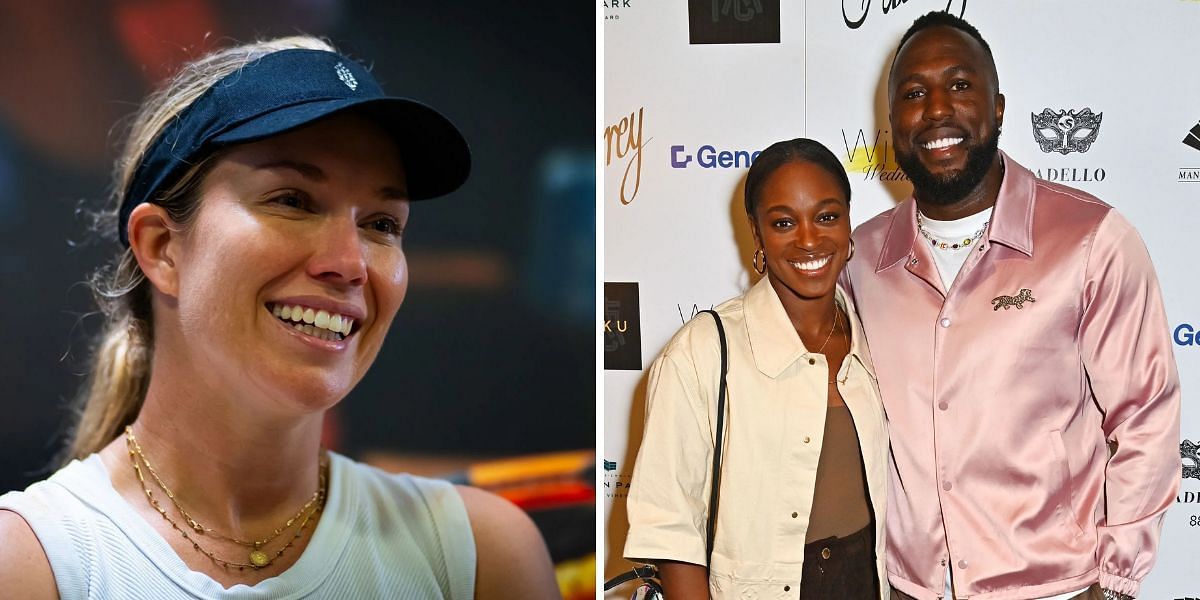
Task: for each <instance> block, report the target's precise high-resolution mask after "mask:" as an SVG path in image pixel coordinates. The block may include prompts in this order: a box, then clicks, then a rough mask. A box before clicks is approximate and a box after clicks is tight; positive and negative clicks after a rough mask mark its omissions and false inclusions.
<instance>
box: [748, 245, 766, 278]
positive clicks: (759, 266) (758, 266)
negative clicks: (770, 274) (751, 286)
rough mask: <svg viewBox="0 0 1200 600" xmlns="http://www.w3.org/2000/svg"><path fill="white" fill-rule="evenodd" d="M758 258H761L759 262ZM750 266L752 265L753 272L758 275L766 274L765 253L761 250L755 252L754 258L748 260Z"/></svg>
mask: <svg viewBox="0 0 1200 600" xmlns="http://www.w3.org/2000/svg"><path fill="white" fill-rule="evenodd" d="M760 256H761V257H762V260H761V261H760V260H759V257H760ZM750 264H752V265H754V270H755V271H758V274H759V275H762V274H763V273H766V272H767V253H766V252H763V249H762V248H759V249H758V250H755V251H754V257H753V258H751V259H750Z"/></svg>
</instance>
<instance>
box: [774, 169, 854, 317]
mask: <svg viewBox="0 0 1200 600" xmlns="http://www.w3.org/2000/svg"><path fill="white" fill-rule="evenodd" d="M751 228H752V230H753V232H754V236H755V238H756V239H757V241H758V243H759V247H760V248H762V249H763V251H764V252H765V253H766V255H767V259H766V263H767V271H768V272H769V274H770V277H771V284H772V285H773V286H774V287H775V291H776V292H777V293H778V294H779V296H780V298H781V299H782V300H783V301H784V302H788V301H789V299H790V298H791V297H794V298H796V299H817V298H822V297H826V296H829V295H831V294H833V291H834V286H835V284H836V283H837V278H838V275H839V274H840V273H841V272H842V268H843V267H845V266H846V261H847V260H849V255H850V201H849V199H848V198H846V194H845V192H843V191H842V187H841V185H840V184H839V183H838V180H837V179H836V178H834V176H833V175H831V174H830V173H829V172H828V171H826V170H825V169H823V168H821V167H819V166H817V165H816V164H814V163H810V162H805V161H800V160H792V161H789V162H786V163H784V164H782V165H780V166H779V167H778V168H776V169H775V171H774V172H772V173H771V174H770V175H768V176H767V178H766V180H765V181H763V185H762V188H761V189H760V190H759V191H758V202H757V203H755V208H754V217H753V218H752V219H751Z"/></svg>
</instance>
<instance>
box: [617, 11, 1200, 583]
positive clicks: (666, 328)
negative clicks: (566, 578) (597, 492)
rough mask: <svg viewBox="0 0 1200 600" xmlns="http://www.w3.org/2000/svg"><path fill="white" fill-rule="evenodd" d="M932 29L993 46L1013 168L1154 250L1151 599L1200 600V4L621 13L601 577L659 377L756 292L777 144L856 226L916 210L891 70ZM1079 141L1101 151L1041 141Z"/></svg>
mask: <svg viewBox="0 0 1200 600" xmlns="http://www.w3.org/2000/svg"><path fill="white" fill-rule="evenodd" d="M931 10H946V11H949V12H952V13H954V14H956V15H959V16H962V17H964V18H965V19H967V20H968V21H970V22H971V23H972V24H974V25H975V26H976V27H978V28H979V30H980V32H981V33H982V34H983V36H984V39H986V40H987V41H988V43H989V44H990V45H991V47H992V51H993V54H994V55H995V60H996V66H997V69H998V71H999V77H1000V88H1001V92H1003V93H1004V94H1005V96H1006V99H1007V104H1006V111H1005V127H1004V131H1003V134H1002V135H1001V138H1000V147H1001V149H1002V150H1004V151H1005V152H1007V153H1008V154H1009V155H1011V156H1012V157H1013V158H1015V159H1016V160H1017V161H1018V162H1020V163H1021V164H1023V165H1025V166H1026V167H1028V168H1029V169H1031V170H1032V171H1034V172H1035V173H1036V174H1037V175H1038V176H1039V177H1041V178H1043V179H1046V180H1050V181H1056V182H1061V183H1064V184H1067V185H1070V186H1074V187H1077V188H1080V189H1083V190H1085V191H1087V192H1089V193H1092V194H1094V195H1096V196H1098V197H1099V198H1101V199H1102V200H1104V201H1106V202H1108V203H1110V204H1112V205H1113V206H1115V207H1117V209H1118V210H1120V211H1121V212H1122V214H1124V215H1125V216H1126V217H1127V218H1128V219H1129V220H1130V221H1131V222H1132V223H1133V224H1134V225H1135V226H1136V227H1137V228H1138V230H1139V231H1140V232H1141V234H1142V237H1143V238H1144V239H1145V241H1146V244H1147V246H1148V247H1149V250H1150V254H1151V256H1152V258H1153V260H1154V264H1155V267H1156V268H1157V271H1158V276H1159V279H1160V281H1161V284H1162V288H1163V293H1164V296H1165V298H1166V306H1167V313H1168V318H1169V320H1170V323H1169V326H1170V329H1171V331H1170V332H1169V333H1170V335H1171V336H1172V338H1173V339H1174V342H1175V346H1174V349H1175V359H1176V362H1177V363H1178V365H1179V371H1180V376H1181V379H1182V385H1183V390H1184V392H1183V427H1182V436H1181V439H1180V445H1179V449H1180V468H1181V469H1182V475H1183V485H1182V487H1181V489H1180V492H1179V496H1178V498H1177V501H1176V503H1175V505H1174V506H1173V507H1172V508H1171V509H1170V510H1169V511H1168V513H1167V516H1166V522H1165V524H1164V526H1163V536H1162V545H1161V551H1160V553H1159V559H1158V563H1157V566H1156V567H1155V569H1154V571H1153V573H1152V574H1151V575H1150V577H1149V578H1148V579H1146V581H1145V582H1144V584H1143V587H1142V594H1141V597H1142V598H1147V599H1155V600H1157V599H1163V598H1165V599H1178V598H1191V597H1200V576H1198V575H1197V573H1198V572H1200V552H1197V551H1196V548H1197V547H1200V454H1198V452H1200V451H1198V445H1200V405H1198V404H1197V402H1196V401H1195V400H1194V398H1195V390H1198V389H1200V307H1198V305H1197V302H1196V298H1197V296H1198V295H1200V279H1198V277H1197V271H1196V264H1197V260H1198V259H1200V251H1198V250H1197V246H1196V242H1195V233H1194V230H1195V228H1196V226H1197V224H1200V77H1198V76H1197V71H1196V68H1195V67H1196V60H1197V57H1198V56H1200V35H1197V33H1198V32H1200V2H1197V1H1195V0H1147V1H1144V2H1136V3H1134V2H1123V1H1120V0H1104V1H1097V0H1093V1H1083V0H1078V1H1069V2H1068V1H1062V2H1038V1H1036V0H1007V1H1004V2H997V1H995V0H989V1H987V2H984V1H982V0H950V1H949V2H947V0H840V2H839V1H837V0H822V1H802V0H689V1H687V2H684V1H674V2H652V1H649V0H605V1H604V2H603V7H602V9H601V12H602V13H603V17H604V26H603V28H604V110H603V126H604V129H603V131H602V132H601V135H602V144H603V147H604V150H603V154H602V160H603V170H604V182H603V192H602V194H603V197H602V206H603V210H604V233H603V235H604V246H603V247H604V280H605V284H604V306H603V314H602V318H601V327H602V330H603V333H604V368H605V372H604V397H603V402H604V423H605V427H604V439H603V441H602V447H601V454H602V457H603V482H602V483H603V487H602V491H603V502H604V512H605V531H604V536H603V544H604V550H603V555H602V559H601V560H602V562H603V570H604V574H605V575H606V577H607V576H612V575H614V574H616V573H618V572H620V571H623V570H625V569H627V568H628V563H627V562H626V561H624V560H623V559H622V558H621V550H622V547H623V545H624V542H625V533H626V529H627V527H628V524H627V516H626V510H625V501H626V497H627V494H628V491H629V485H630V474H631V473H632V470H633V462H634V459H635V457H636V456H637V451H638V446H639V443H640V440H641V434H642V429H641V427H642V419H643V416H644V403H645V387H646V373H645V369H646V368H647V367H648V366H649V365H650V363H651V362H652V361H653V360H654V358H655V357H656V356H657V355H658V353H659V352H661V350H662V348H663V346H664V345H665V344H666V342H667V340H669V339H670V337H671V335H672V334H673V333H674V332H675V331H676V330H677V329H678V328H679V327H680V326H681V325H682V324H683V323H684V322H686V321H687V320H688V319H690V318H691V317H692V316H693V315H694V314H695V313H696V312H697V311H699V310H703V309H706V308H710V307H712V306H714V305H716V304H719V303H720V302H722V301H724V300H726V299H728V298H731V297H733V296H736V295H738V294H740V293H741V292H743V291H744V290H745V289H747V287H748V286H749V285H750V284H752V283H753V282H754V281H755V280H756V278H757V274H756V273H754V272H753V270H752V268H751V266H750V258H751V253H752V252H753V250H754V246H753V242H752V240H751V237H750V232H749V229H748V225H747V222H746V216H745V211H744V209H743V208H742V195H741V187H742V185H743V183H744V180H745V176H746V170H747V168H748V167H749V165H750V163H751V162H752V161H753V160H754V158H755V157H756V153H757V152H758V151H759V150H761V149H763V148H765V147H766V146H768V145H770V144H771V143H773V142H775V141H778V140H783V139H790V138H795V137H801V136H803V137H811V138H814V139H817V140H819V141H821V142H823V143H824V144H825V145H826V146H828V147H829V148H830V149H831V150H833V151H834V153H835V154H837V155H839V156H840V158H841V159H842V161H843V163H844V164H845V167H846V170H847V171H848V173H849V174H850V180H851V184H852V186H853V201H852V203H851V206H852V208H851V216H852V220H853V223H854V224H855V225H858V224H860V223H862V222H864V221H866V220H867V219H869V218H870V217H872V216H874V215H875V214H877V213H879V212H881V211H883V210H886V209H888V208H891V207H892V206H894V205H895V204H896V203H897V202H899V201H901V200H903V199H904V198H906V197H907V196H908V194H909V192H910V189H911V187H910V184H909V182H908V181H907V179H906V178H905V176H904V175H903V173H902V172H901V171H900V169H899V167H898V166H897V164H896V161H895V156H894V154H893V151H892V145H891V133H890V131H889V125H888V116H887V99H886V89H885V88H886V80H887V69H888V67H889V65H890V62H891V59H892V55H893V53H894V51H895V47H896V44H897V43H898V42H899V39H900V36H901V35H902V34H903V33H904V31H905V30H906V29H907V28H908V26H909V25H910V24H911V23H912V21H913V20H914V19H916V18H917V17H919V16H920V15H922V14H924V13H926V12H928V11H931ZM1071 131H1075V132H1077V133H1076V135H1077V137H1082V138H1087V137H1089V136H1090V137H1091V139H1092V142H1091V143H1090V145H1089V144H1086V143H1083V144H1069V145H1066V146H1063V145H1061V144H1059V145H1055V144H1052V143H1047V142H1046V141H1045V140H1046V139H1047V138H1053V137H1057V136H1061V135H1064V134H1067V135H1069V134H1070V132H1071ZM1039 142H1041V143H1039ZM997 451H998V452H1003V448H997ZM613 597H615V595H614V596H613Z"/></svg>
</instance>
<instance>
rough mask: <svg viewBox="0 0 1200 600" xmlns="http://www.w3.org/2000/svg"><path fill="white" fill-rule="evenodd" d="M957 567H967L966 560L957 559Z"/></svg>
mask: <svg viewBox="0 0 1200 600" xmlns="http://www.w3.org/2000/svg"><path fill="white" fill-rule="evenodd" d="M958 568H960V569H965V568H967V561H965V560H960V561H958Z"/></svg>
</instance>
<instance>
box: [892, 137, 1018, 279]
mask: <svg viewBox="0 0 1200 600" xmlns="http://www.w3.org/2000/svg"><path fill="white" fill-rule="evenodd" d="M1000 158H1001V160H1003V161H1004V180H1003V181H1002V182H1001V183H1000V192H999V194H998V195H997V196H996V206H995V209H994V210H993V213H992V222H991V224H989V225H988V230H987V232H986V233H984V236H983V239H981V240H979V243H980V244H984V243H997V244H1003V245H1005V246H1008V247H1010V248H1012V249H1013V250H1016V251H1018V252H1021V253H1022V254H1025V255H1026V256H1033V204H1034V196H1035V194H1034V193H1033V192H1034V186H1035V185H1036V184H1037V178H1036V177H1035V176H1034V174H1033V173H1031V172H1030V171H1029V169H1026V168H1025V167H1023V166H1021V165H1019V164H1017V162H1016V161H1014V160H1012V159H1011V158H1009V156H1008V155H1007V154H1005V153H1004V152H1003V151H1001V152H1000ZM918 235H919V234H918V233H917V203H916V200H915V199H914V198H913V197H912V196H909V197H908V199H907V200H905V201H904V202H901V203H900V205H899V206H897V207H896V216H895V218H893V219H892V222H891V226H890V227H889V228H888V232H887V236H886V237H885V238H884V240H885V241H884V243H883V251H882V252H880V253H879V264H878V265H877V266H876V267H875V272H876V273H879V272H881V271H884V270H886V269H889V268H892V267H894V266H896V265H899V264H901V263H902V262H904V261H906V260H907V259H909V258H910V257H912V256H913V255H914V251H915V248H914V246H915V244H916V241H917V239H918Z"/></svg>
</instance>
